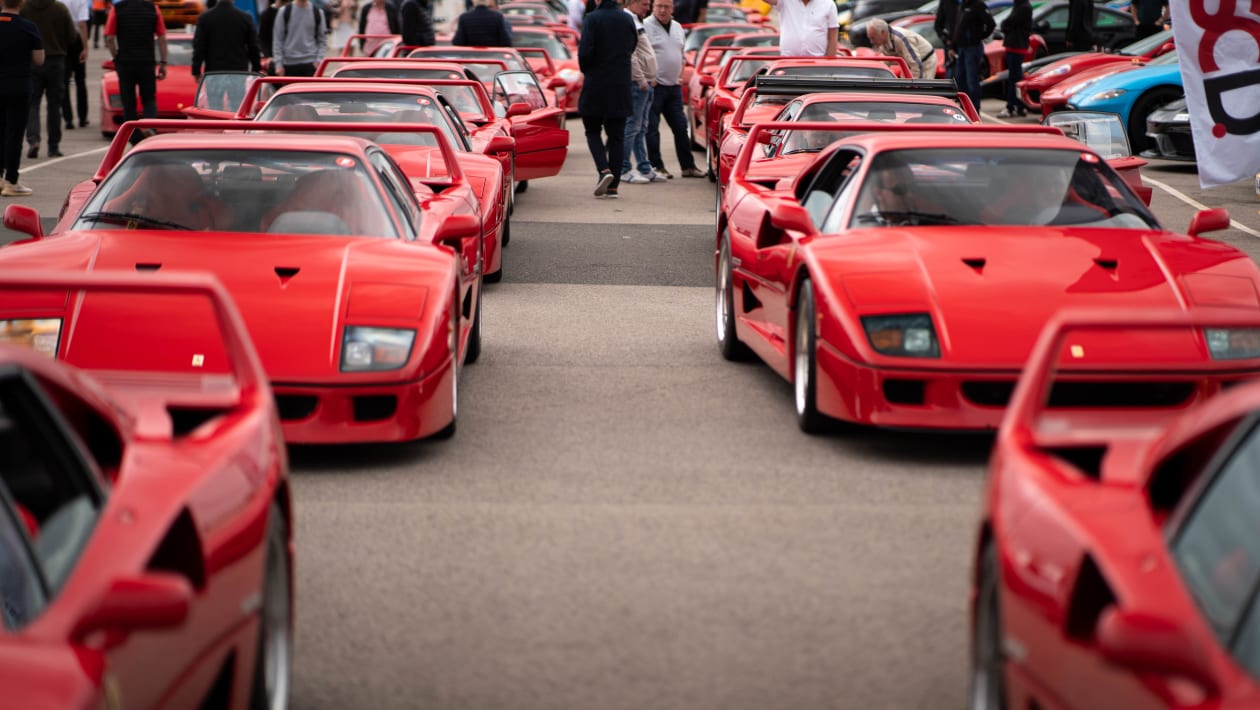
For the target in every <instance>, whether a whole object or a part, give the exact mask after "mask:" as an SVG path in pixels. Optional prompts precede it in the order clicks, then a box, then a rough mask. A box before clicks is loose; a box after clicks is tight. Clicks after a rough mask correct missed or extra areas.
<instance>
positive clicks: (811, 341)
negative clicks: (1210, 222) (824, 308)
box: [792, 278, 828, 434]
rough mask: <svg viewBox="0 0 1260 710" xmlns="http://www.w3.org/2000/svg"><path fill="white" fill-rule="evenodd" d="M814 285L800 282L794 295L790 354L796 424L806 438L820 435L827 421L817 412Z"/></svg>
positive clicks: (826, 418)
mask: <svg viewBox="0 0 1260 710" xmlns="http://www.w3.org/2000/svg"><path fill="white" fill-rule="evenodd" d="M814 313H815V306H814V284H813V282H812V281H810V280H809V279H808V278H806V279H805V280H804V281H802V282H801V287H800V291H799V292H798V293H797V295H796V326H795V342H794V345H795V347H794V349H793V354H792V391H793V394H794V399H795V400H796V423H797V424H798V425H799V426H800V428H801V431H803V432H805V433H806V434H819V433H822V432H823V431H824V430H825V429H826V428H827V424H828V417H827V416H826V415H825V414H823V413H822V412H819V411H818V396H817V382H816V380H817V373H818V358H817V344H818V335H817V332H816V330H815V319H814Z"/></svg>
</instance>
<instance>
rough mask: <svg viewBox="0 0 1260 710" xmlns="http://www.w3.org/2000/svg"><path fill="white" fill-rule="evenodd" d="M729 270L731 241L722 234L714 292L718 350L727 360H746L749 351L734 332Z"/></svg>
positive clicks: (732, 291)
mask: <svg viewBox="0 0 1260 710" xmlns="http://www.w3.org/2000/svg"><path fill="white" fill-rule="evenodd" d="M731 270H732V267H731V242H730V239H728V238H727V237H726V236H725V235H723V237H722V246H721V248H720V250H719V252H718V268H717V288H716V289H715V292H714V301H715V303H716V306H717V308H715V309H714V310H715V311H716V312H715V314H714V315H715V316H716V321H717V341H718V350H719V351H721V353H722V357H724V358H726V359H727V360H735V361H738V360H747V359H748V356H749V355H750V354H751V353H750V352H749V350H748V346H747V345H744V344H743V343H742V342H740V339H739V335H737V334H736V332H735V298H734V294H735V288H734V286H733V285H732V282H733V280H732V278H731Z"/></svg>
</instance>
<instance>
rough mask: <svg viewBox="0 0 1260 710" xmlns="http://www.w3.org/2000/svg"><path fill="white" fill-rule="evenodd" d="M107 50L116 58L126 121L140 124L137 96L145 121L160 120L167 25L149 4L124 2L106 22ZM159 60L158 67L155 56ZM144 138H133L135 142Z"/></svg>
mask: <svg viewBox="0 0 1260 710" xmlns="http://www.w3.org/2000/svg"><path fill="white" fill-rule="evenodd" d="M105 47H106V48H107V49H108V50H109V53H110V55H111V56H113V58H114V72H115V73H117V74H118V94H119V96H120V97H121V99H122V110H123V121H124V122H126V121H134V120H136V118H137V116H136V93H137V91H138V92H139V94H140V107H141V108H140V111H141V115H142V116H144V117H145V118H157V82H158V81H160V80H164V79H166V56H167V55H166V23H165V22H163V21H162V11H161V10H159V9H158V6H157V5H155V4H153V3H151V2H149V0H121V2H118V3H115V4H114V10H113V12H111V13H109V19H107V20H105ZM155 54H156V55H157V56H158V59H157V60H156V61H157V66H156V67H154V61H155V60H154V58H153V57H154V55H155ZM142 138H144V136H142V135H140V134H139V133H132V134H131V142H132V143H133V144H134V143H139V142H140V140H141V139H142Z"/></svg>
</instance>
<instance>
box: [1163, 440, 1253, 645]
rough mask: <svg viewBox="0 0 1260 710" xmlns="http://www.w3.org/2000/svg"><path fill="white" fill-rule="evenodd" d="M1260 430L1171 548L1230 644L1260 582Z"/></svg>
mask: <svg viewBox="0 0 1260 710" xmlns="http://www.w3.org/2000/svg"><path fill="white" fill-rule="evenodd" d="M1256 510H1260V428H1257V427H1253V428H1252V429H1251V431H1250V432H1249V433H1247V434H1246V435H1245V436H1244V438H1243V439H1242V442H1241V443H1240V444H1239V445H1238V447H1237V448H1236V449H1235V450H1234V451H1233V452H1232V453H1231V454H1230V455H1229V458H1228V459H1227V460H1226V461H1225V463H1224V464H1223V465H1222V466H1221V468H1220V469H1219V472H1218V473H1217V474H1216V476H1215V477H1214V478H1213V479H1212V480H1211V481H1210V483H1208V484H1207V488H1206V490H1205V491H1204V492H1203V493H1202V495H1201V496H1200V497H1199V498H1198V499H1197V501H1196V502H1195V503H1194V507H1193V509H1191V510H1190V511H1189V513H1188V515H1187V516H1186V517H1185V519H1184V520H1183V522H1182V524H1181V526H1180V527H1179V528H1178V530H1177V531H1176V536H1175V537H1174V539H1173V540H1172V543H1171V545H1170V548H1171V552H1172V556H1173V559H1174V560H1175V562H1176V564H1177V568H1178V569H1179V570H1180V572H1181V576H1182V577H1183V579H1184V580H1185V583H1186V587H1187V588H1188V589H1189V590H1190V594H1191V596H1193V597H1194V599H1195V602H1196V603H1197V604H1198V606H1199V609H1200V611H1202V612H1203V615H1204V617H1205V618H1206V619H1207V621H1208V624H1209V625H1210V626H1211V627H1212V629H1213V631H1215V632H1216V635H1217V637H1218V638H1219V639H1221V642H1222V643H1228V642H1229V639H1230V638H1231V637H1232V636H1233V634H1234V629H1235V628H1236V627H1237V625H1238V623H1239V621H1240V620H1241V618H1242V615H1243V612H1244V610H1245V609H1247V607H1248V606H1250V605H1251V603H1252V601H1253V600H1252V595H1253V594H1254V593H1255V590H1256V582H1257V580H1260V534H1258V533H1260V523H1258V522H1257V519H1256V514H1255V511H1256Z"/></svg>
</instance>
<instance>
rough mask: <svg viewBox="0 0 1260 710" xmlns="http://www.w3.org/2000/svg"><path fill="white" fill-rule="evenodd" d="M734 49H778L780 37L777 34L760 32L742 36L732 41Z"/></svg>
mask: <svg viewBox="0 0 1260 710" xmlns="http://www.w3.org/2000/svg"><path fill="white" fill-rule="evenodd" d="M731 46H733V47H777V46H779V35H778V34H777V33H775V32H758V33H756V34H750V35H740V36H738V37H736V38H735V39H733V40H731Z"/></svg>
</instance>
